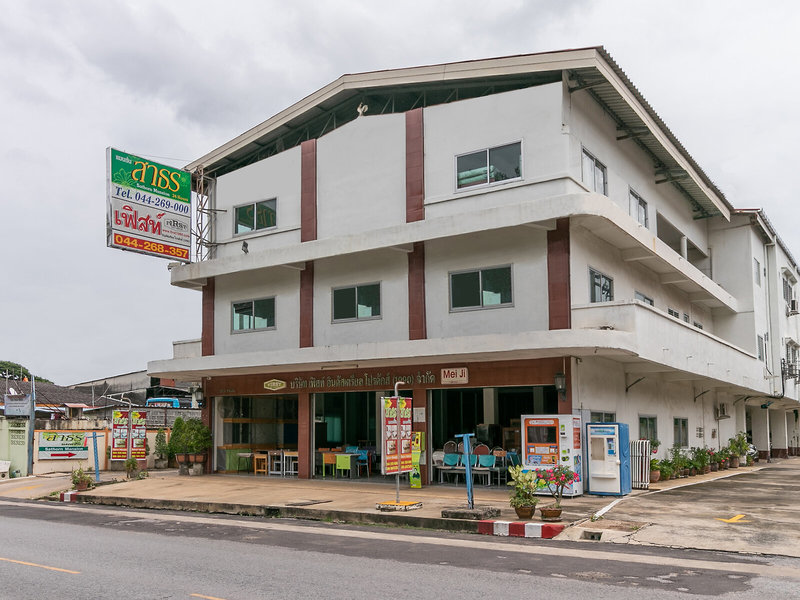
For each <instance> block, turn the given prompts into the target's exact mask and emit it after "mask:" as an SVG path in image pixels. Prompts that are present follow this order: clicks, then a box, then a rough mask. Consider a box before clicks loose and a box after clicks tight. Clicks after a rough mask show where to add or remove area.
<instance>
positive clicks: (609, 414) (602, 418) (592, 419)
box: [589, 410, 617, 423]
mask: <svg viewBox="0 0 800 600" xmlns="http://www.w3.org/2000/svg"><path fill="white" fill-rule="evenodd" d="M596 416H599V417H600V419H595V417H596ZM608 417H611V418H610V419H609V418H608ZM589 422H591V423H616V422H617V413H616V412H612V411H606V410H592V411H590V412H589Z"/></svg>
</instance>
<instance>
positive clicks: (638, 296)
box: [633, 292, 653, 306]
mask: <svg viewBox="0 0 800 600" xmlns="http://www.w3.org/2000/svg"><path fill="white" fill-rule="evenodd" d="M633 296H634V298H636V299H637V300H638V301H639V302H644V303H645V304H649V305H650V306H653V299H652V298H650V297H649V296H645V295H644V294H643V293H641V292H634V293H633Z"/></svg>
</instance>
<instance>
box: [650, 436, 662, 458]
mask: <svg viewBox="0 0 800 600" xmlns="http://www.w3.org/2000/svg"><path fill="white" fill-rule="evenodd" d="M660 445H661V442H659V441H658V440H657V439H655V438H650V452H652V453H653V454H656V453H657V452H658V447H659V446H660Z"/></svg>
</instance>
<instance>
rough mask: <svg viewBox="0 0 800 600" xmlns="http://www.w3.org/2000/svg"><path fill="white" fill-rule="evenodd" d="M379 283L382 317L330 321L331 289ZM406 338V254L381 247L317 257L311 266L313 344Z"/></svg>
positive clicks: (353, 342) (322, 344)
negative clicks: (372, 249)
mask: <svg viewBox="0 0 800 600" xmlns="http://www.w3.org/2000/svg"><path fill="white" fill-rule="evenodd" d="M368 283H380V285H381V317H380V318H379V319H364V320H358V321H353V322H338V323H333V322H332V317H333V312H332V301H331V297H332V291H331V290H332V289H333V288H335V287H336V288H338V287H344V286H351V285H359V284H368ZM407 339H408V255H407V254H406V253H405V252H400V251H397V250H391V249H386V250H380V251H377V252H371V253H363V254H359V255H353V256H339V257H335V258H328V259H323V260H319V261H317V262H316V264H315V266H314V345H315V346H335V345H339V344H356V343H363V342H385V341H392V340H407Z"/></svg>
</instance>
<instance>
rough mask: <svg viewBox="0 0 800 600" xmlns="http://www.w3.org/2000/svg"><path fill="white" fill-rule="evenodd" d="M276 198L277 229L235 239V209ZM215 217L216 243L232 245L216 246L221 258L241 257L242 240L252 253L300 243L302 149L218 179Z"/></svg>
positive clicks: (283, 153)
mask: <svg viewBox="0 0 800 600" xmlns="http://www.w3.org/2000/svg"><path fill="white" fill-rule="evenodd" d="M271 198H276V200H277V201H276V203H275V210H276V213H277V215H276V223H277V226H276V227H275V228H274V229H263V230H261V231H257V232H252V233H245V234H241V235H237V236H234V234H233V231H234V229H233V227H234V219H235V215H234V207H236V206H240V205H242V204H247V203H249V202H258V201H259V200H269V199H271ZM216 208H217V209H218V210H220V211H225V212H217V213H216V214H215V216H214V219H215V235H216V237H215V241H217V242H223V243H224V242H229V243H227V244H224V245H222V246H218V247H217V250H216V252H217V254H216V256H217V257H218V258H223V257H226V256H239V255H240V254H241V253H242V250H241V248H242V241H244V240H247V244H248V246H249V247H250V248H249V249H250V251H251V252H257V251H259V250H266V249H268V248H276V247H282V246H289V245H291V244H296V243H299V242H300V231H299V228H300V147H299V146H297V147H295V148H291V149H289V150H286V151H285V152H281V153H280V154H276V155H274V156H270V157H269V158H265V159H264V160H260V161H258V162H256V163H253V164H251V165H247V166H246V167H242V168H241V169H237V170H236V171H233V172H231V173H226V174H225V175H222V176H221V177H219V178H218V179H217V189H216Z"/></svg>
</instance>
